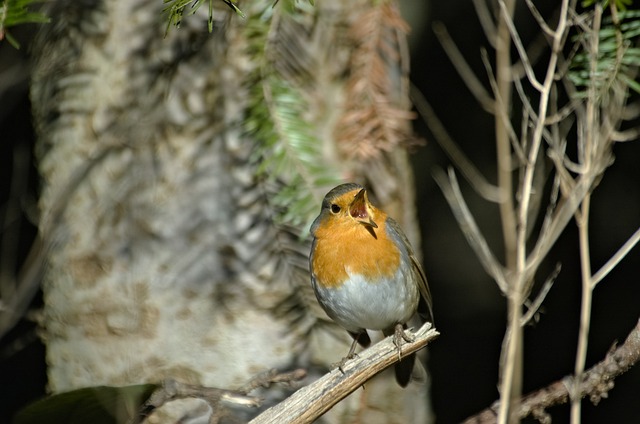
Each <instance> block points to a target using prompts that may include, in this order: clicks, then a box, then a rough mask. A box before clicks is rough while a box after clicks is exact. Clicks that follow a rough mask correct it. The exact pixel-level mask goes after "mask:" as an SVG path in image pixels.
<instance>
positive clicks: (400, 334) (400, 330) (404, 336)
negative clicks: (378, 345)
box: [393, 324, 416, 361]
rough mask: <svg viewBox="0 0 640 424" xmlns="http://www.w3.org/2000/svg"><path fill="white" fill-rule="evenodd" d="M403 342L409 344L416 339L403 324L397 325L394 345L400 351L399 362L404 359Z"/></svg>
mask: <svg viewBox="0 0 640 424" xmlns="http://www.w3.org/2000/svg"><path fill="white" fill-rule="evenodd" d="M402 340H404V341H405V342H407V343H413V342H414V341H415V340H416V338H415V336H414V335H413V334H411V333H408V332H407V331H406V330H405V329H404V327H403V325H402V324H396V328H395V333H394V334H393V344H395V345H396V348H397V349H398V361H399V360H401V359H402V350H401V349H400V346H402Z"/></svg>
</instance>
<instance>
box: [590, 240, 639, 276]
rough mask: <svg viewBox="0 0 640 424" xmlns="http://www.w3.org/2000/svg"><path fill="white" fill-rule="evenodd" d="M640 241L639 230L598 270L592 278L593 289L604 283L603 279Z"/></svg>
mask: <svg viewBox="0 0 640 424" xmlns="http://www.w3.org/2000/svg"><path fill="white" fill-rule="evenodd" d="M639 241H640V228H638V229H637V230H636V232H635V233H633V234H632V235H631V237H629V240H627V241H626V242H625V243H624V244H623V245H622V247H620V249H618V251H617V252H616V253H615V254H614V255H613V256H612V257H611V259H609V260H608V261H607V263H605V264H604V265H603V266H602V267H601V268H600V269H599V270H598V272H596V273H595V274H594V275H593V277H591V287H592V288H595V287H596V285H597V284H598V283H599V282H600V281H602V279H603V278H604V277H606V276H607V274H609V273H610V272H611V270H612V269H613V268H615V267H616V266H617V265H618V263H620V261H621V260H622V259H624V257H625V256H627V253H629V252H630V251H631V249H633V248H634V247H635V245H636V244H637V243H638V242H639Z"/></svg>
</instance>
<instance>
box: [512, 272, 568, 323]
mask: <svg viewBox="0 0 640 424" xmlns="http://www.w3.org/2000/svg"><path fill="white" fill-rule="evenodd" d="M561 269H562V266H561V265H560V263H557V264H556V267H555V268H554V270H553V271H552V272H551V275H549V276H548V277H547V279H546V280H545V282H544V284H543V285H542V288H541V289H540V291H539V292H538V295H537V296H536V298H535V300H534V301H533V302H531V304H529V305H527V313H526V314H524V315H523V316H522V318H521V319H520V325H522V326H524V325H527V323H528V322H529V321H531V320H532V319H533V317H534V316H535V315H536V313H537V312H538V309H540V306H541V305H542V302H543V301H544V299H545V298H546V297H547V294H549V291H550V290H551V287H553V283H554V282H555V281H556V278H558V274H560V270H561Z"/></svg>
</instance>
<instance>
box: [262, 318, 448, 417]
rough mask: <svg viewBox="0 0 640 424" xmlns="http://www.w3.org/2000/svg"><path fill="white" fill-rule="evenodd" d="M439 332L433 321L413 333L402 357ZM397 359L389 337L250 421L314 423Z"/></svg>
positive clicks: (420, 346) (421, 345)
mask: <svg viewBox="0 0 640 424" xmlns="http://www.w3.org/2000/svg"><path fill="white" fill-rule="evenodd" d="M439 334H440V333H438V332H437V331H436V330H434V329H432V328H431V324H430V323H426V324H425V325H423V326H422V327H421V328H420V329H418V331H416V332H415V333H413V335H414V336H415V341H413V342H412V343H405V344H402V345H401V350H402V356H406V355H409V354H411V353H413V352H416V351H418V350H420V349H422V348H424V347H425V346H426V345H427V344H428V343H429V342H431V341H432V340H434V339H435V338H437V337H438V335H439ZM397 361H398V350H397V348H396V345H395V344H394V342H393V337H387V338H386V339H384V340H382V341H380V342H379V343H376V344H375V345H373V346H371V347H370V348H368V349H366V350H364V351H363V352H361V353H359V354H358V356H357V357H356V358H354V359H352V360H350V361H348V362H347V363H346V364H345V365H344V366H343V367H342V368H343V371H344V373H343V372H342V371H340V370H339V369H337V368H336V369H334V370H333V371H331V372H330V373H328V374H325V375H324V376H323V377H322V378H320V379H318V380H317V381H315V382H314V383H312V384H310V385H308V386H306V387H303V388H301V389H300V390H298V391H297V392H295V393H294V394H293V395H291V396H290V397H289V398H287V399H285V400H284V401H282V402H280V403H279V404H277V405H275V406H273V407H272V408H269V409H267V410H266V411H265V412H263V413H262V414H260V415H258V416H257V417H256V418H254V419H253V420H251V421H250V423H251V424H274V423H282V422H295V423H300V424H302V423H310V422H313V421H314V420H316V419H317V418H318V417H320V416H321V415H322V414H324V413H325V412H327V411H328V410H329V409H331V408H332V407H333V406H334V405H335V404H336V403H338V402H339V401H340V400H342V399H344V398H345V397H347V396H348V395H349V394H350V393H352V392H354V391H355V390H357V389H358V388H359V387H360V386H362V385H363V384H364V383H365V382H366V381H367V380H369V379H370V378H371V377H373V376H374V375H376V374H377V373H379V372H380V371H382V370H384V369H385V368H387V367H389V366H391V365H393V364H394V363H395V362H397Z"/></svg>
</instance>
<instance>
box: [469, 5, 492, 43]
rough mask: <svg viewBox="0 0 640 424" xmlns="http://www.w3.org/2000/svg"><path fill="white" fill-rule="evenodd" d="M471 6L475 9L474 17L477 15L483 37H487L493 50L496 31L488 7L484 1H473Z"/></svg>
mask: <svg viewBox="0 0 640 424" xmlns="http://www.w3.org/2000/svg"><path fill="white" fill-rule="evenodd" d="M473 6H474V7H475V9H476V15H478V19H479V20H480V25H481V26H482V29H483V30H484V35H485V37H487V40H488V41H489V44H490V45H491V47H493V48H494V49H495V48H496V38H497V35H496V34H497V32H498V31H497V29H496V24H495V23H494V22H493V19H492V18H491V13H490V12H489V7H488V6H487V3H486V1H485V0H473Z"/></svg>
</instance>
